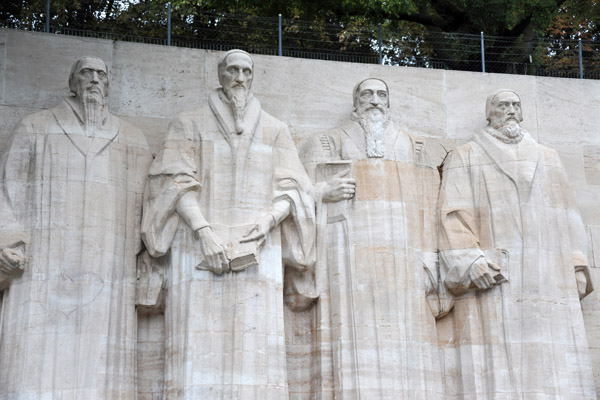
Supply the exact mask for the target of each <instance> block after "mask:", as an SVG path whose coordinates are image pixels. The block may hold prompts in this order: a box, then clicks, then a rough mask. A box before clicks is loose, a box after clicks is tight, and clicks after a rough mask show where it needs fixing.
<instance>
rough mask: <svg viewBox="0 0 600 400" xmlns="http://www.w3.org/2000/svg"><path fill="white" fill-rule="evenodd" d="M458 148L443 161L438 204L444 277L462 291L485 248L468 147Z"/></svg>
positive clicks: (455, 292)
mask: <svg viewBox="0 0 600 400" xmlns="http://www.w3.org/2000/svg"><path fill="white" fill-rule="evenodd" d="M457 150H458V151H457ZM457 150H454V151H452V152H451V153H450V155H449V157H448V160H447V162H446V163H445V165H444V172H443V178H442V186H441V189H440V197H439V202H438V208H439V213H440V227H439V247H440V258H441V267H440V268H441V279H442V280H443V282H444V283H445V285H446V287H447V288H448V289H449V290H450V291H451V292H453V293H454V294H456V295H460V294H462V293H464V292H466V291H467V290H469V286H470V284H471V281H470V279H469V269H470V267H471V265H472V264H473V263H474V262H475V261H477V260H478V259H479V258H481V257H483V251H482V250H481V248H480V239H479V212H478V205H477V204H475V199H474V195H473V189H474V188H473V185H474V184H476V183H475V182H473V180H472V178H471V177H472V174H471V170H470V165H469V160H468V155H469V153H468V150H467V149H457Z"/></svg>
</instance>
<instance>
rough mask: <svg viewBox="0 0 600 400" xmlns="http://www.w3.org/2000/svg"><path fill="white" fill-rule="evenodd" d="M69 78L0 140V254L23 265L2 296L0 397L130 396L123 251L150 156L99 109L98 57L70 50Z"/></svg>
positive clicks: (129, 283) (128, 251)
mask: <svg viewBox="0 0 600 400" xmlns="http://www.w3.org/2000/svg"><path fill="white" fill-rule="evenodd" d="M69 88H70V90H71V92H72V93H73V96H72V97H68V98H66V99H64V101H62V102H61V103H60V104H59V105H58V106H56V107H54V108H51V109H49V110H43V111H40V112H37V113H35V114H32V115H29V116H26V117H24V118H23V119H22V120H21V121H20V122H19V123H18V124H17V126H16V127H15V128H14V130H13V132H12V134H11V135H10V137H9V138H8V139H7V140H6V141H3V143H2V149H1V150H0V189H1V192H0V215H1V216H2V219H1V220H0V237H1V238H2V240H0V246H2V247H3V250H2V257H0V263H1V264H3V266H4V267H3V268H2V270H3V271H4V272H7V270H18V269H24V271H23V272H22V273H20V274H19V273H17V274H15V273H14V272H10V274H8V275H9V276H10V278H11V282H10V286H9V287H8V289H6V290H5V291H4V296H3V303H4V304H3V306H2V316H1V321H2V324H1V332H0V337H1V340H0V398H2V399H25V398H30V399H42V398H47V399H58V398H73V399H75V398H78V399H83V398H85V399H133V398H135V396H136V391H135V349H136V337H137V331H136V323H135V305H134V294H135V257H136V252H137V251H139V250H140V247H141V240H140V235H139V224H140V222H141V205H142V195H143V188H144V180H145V176H146V173H147V168H148V166H149V164H150V161H151V159H152V156H151V153H150V151H149V150H148V146H147V144H146V140H145V138H144V136H143V134H142V133H141V132H140V131H139V130H137V129H136V128H134V127H133V126H131V125H130V124H128V123H126V122H125V121H123V120H120V119H119V118H118V117H116V116H115V115H113V114H111V113H110V112H109V110H108V107H107V105H106V97H107V96H108V88H109V76H108V70H107V67H106V65H105V63H104V62H103V61H102V60H99V59H97V58H88V57H84V58H81V59H79V60H77V62H75V64H74V65H73V68H72V70H71V74H70V77H69ZM5 246H6V247H5ZM7 267H8V268H7ZM1 275H2V272H0V279H3V278H4V283H5V285H7V284H8V280H7V279H5V278H6V276H4V277H2V276H1Z"/></svg>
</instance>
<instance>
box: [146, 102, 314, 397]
mask: <svg viewBox="0 0 600 400" xmlns="http://www.w3.org/2000/svg"><path fill="white" fill-rule="evenodd" d="M220 96H222V92H220V91H219V90H218V91H213V92H211V93H210V96H209V101H208V104H205V105H204V106H202V107H199V108H197V109H194V110H191V111H188V112H184V113H182V114H180V115H179V116H178V117H177V118H176V119H175V120H174V121H173V122H172V123H171V125H170V127H169V130H168V132H167V136H166V141H165V146H164V151H163V152H162V154H160V155H159V156H158V157H157V159H156V160H155V162H154V164H153V165H152V167H151V171H150V176H149V180H148V184H147V190H148V197H147V199H145V208H144V217H143V223H142V231H143V236H144V240H145V242H146V244H147V246H148V249H149V251H150V252H151V254H152V255H153V256H158V255H162V254H165V253H167V252H168V254H169V255H168V258H169V259H170V263H169V265H168V266H167V271H166V288H167V296H166V306H165V321H166V322H165V332H166V333H165V335H166V342H165V351H166V354H165V358H166V361H165V364H166V368H165V395H166V398H167V399H190V400H192V399H194V400H195V399H248V400H252V399H257V400H259V399H260V400H263V399H269V400H270V399H278V400H279V399H287V398H288V387H287V375H286V368H287V367H286V354H285V331H284V317H283V315H284V278H285V280H286V291H289V294H290V296H289V297H290V299H291V302H292V303H293V302H294V301H295V300H294V299H296V300H297V299H299V298H300V297H301V293H303V290H304V289H303V288H309V286H300V285H303V284H304V283H306V282H303V272H306V273H307V274H309V275H310V268H312V266H313V264H314V258H315V255H314V254H315V250H314V236H315V235H314V229H315V228H314V201H313V200H312V197H311V196H310V194H311V192H312V184H311V182H310V180H309V178H308V176H307V175H306V172H305V170H304V168H303V166H302V164H301V162H300V160H299V158H298V154H297V151H296V147H295V145H294V143H293V141H292V138H291V135H290V133H289V131H288V129H287V127H286V126H285V124H283V123H282V122H280V121H278V120H276V119H275V118H273V117H272V116H270V115H269V114H267V113H266V112H264V111H262V109H261V107H260V103H259V102H258V100H256V99H255V98H252V99H251V100H250V101H249V103H248V106H247V109H246V113H245V117H244V126H245V127H246V130H245V131H244V132H243V133H242V134H241V135H237V134H235V133H233V132H234V123H233V117H232V114H231V110H230V107H229V106H228V105H227V104H225V103H224V102H223V100H222V98H221V97H220ZM189 191H194V192H195V194H196V197H197V200H198V203H199V204H200V207H201V210H202V213H203V216H204V217H205V219H206V220H207V221H208V222H209V223H210V224H211V225H212V226H213V227H216V226H219V225H220V226H242V225H246V224H252V223H253V222H254V221H255V220H256V219H257V218H259V217H262V216H264V215H265V214H267V213H268V212H269V211H270V210H271V206H272V204H273V202H274V201H277V200H280V199H287V201H289V202H290V203H291V204H292V207H291V208H292V211H291V213H290V216H288V218H286V219H285V220H284V221H283V222H282V224H281V225H279V226H278V227H276V228H275V229H273V230H271V232H270V233H269V235H268V238H267V241H266V244H265V246H264V247H263V248H262V249H261V251H260V255H259V265H258V266H254V267H250V268H248V269H246V270H243V271H241V272H227V273H224V274H223V275H221V276H219V275H216V274H214V273H213V272H210V271H207V270H200V269H197V268H196V266H197V265H198V264H199V260H200V259H202V253H201V249H200V243H199V241H198V240H197V239H196V237H195V234H194V233H193V232H192V231H191V229H190V228H189V227H188V225H187V224H186V223H185V222H184V221H183V220H182V219H181V218H180V216H179V215H178V214H177V212H176V208H177V202H178V200H179V198H181V196H182V195H183V194H185V193H188V192H189ZM224 241H225V242H226V240H224ZM169 250H170V251H169ZM284 266H285V268H284ZM309 281H310V279H309ZM295 285H298V286H295ZM309 289H310V288H309ZM309 289H308V290H309ZM309 295H310V293H309Z"/></svg>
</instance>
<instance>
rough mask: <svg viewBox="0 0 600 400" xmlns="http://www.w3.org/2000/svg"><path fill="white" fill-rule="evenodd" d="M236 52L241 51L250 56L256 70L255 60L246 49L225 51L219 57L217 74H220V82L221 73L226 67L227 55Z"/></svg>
mask: <svg viewBox="0 0 600 400" xmlns="http://www.w3.org/2000/svg"><path fill="white" fill-rule="evenodd" d="M235 53H241V54H244V55H246V56H248V58H249V59H250V62H251V63H252V71H254V60H253V59H252V56H251V55H250V53H248V52H247V51H244V50H240V49H233V50H229V51H228V52H227V53H225V54H223V55H222V56H221V57H219V62H218V64H217V74H218V75H219V82H221V75H222V74H223V70H224V69H225V67H226V62H227V57H229V56H230V55H232V54H235Z"/></svg>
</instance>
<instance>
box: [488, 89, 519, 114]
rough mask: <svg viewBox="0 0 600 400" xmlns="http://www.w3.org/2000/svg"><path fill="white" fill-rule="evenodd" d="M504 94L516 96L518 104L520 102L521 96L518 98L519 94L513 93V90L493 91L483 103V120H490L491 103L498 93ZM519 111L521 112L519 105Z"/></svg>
mask: <svg viewBox="0 0 600 400" xmlns="http://www.w3.org/2000/svg"><path fill="white" fill-rule="evenodd" d="M504 92H509V93H514V94H515V96H517V97H518V98H519V102H521V96H519V94H518V93H517V92H515V91H514V90H511V89H498V90H496V91H494V92H493V93H492V94H490V95H489V96H488V97H487V101H486V102H485V119H487V120H488V122H490V119H491V113H492V103H493V102H494V100H495V99H496V96H498V95H499V94H500V93H504ZM521 110H523V106H522V105H521ZM521 121H523V113H521Z"/></svg>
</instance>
